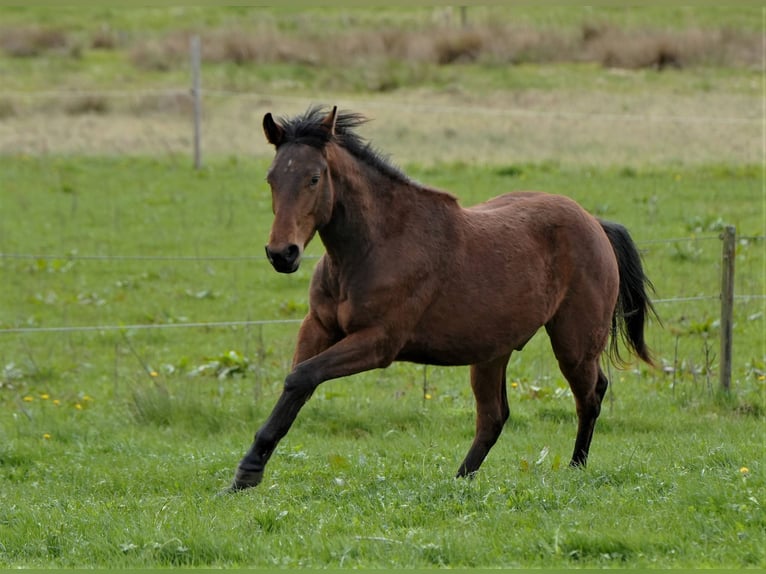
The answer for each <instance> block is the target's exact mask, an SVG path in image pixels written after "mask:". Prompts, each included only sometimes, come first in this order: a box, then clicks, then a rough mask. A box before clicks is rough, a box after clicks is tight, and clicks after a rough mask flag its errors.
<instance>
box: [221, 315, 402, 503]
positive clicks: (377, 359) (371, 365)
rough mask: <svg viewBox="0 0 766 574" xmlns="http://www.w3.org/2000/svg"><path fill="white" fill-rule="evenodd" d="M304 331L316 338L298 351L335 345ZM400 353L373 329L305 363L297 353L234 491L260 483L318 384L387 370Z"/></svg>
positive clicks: (240, 469)
mask: <svg viewBox="0 0 766 574" xmlns="http://www.w3.org/2000/svg"><path fill="white" fill-rule="evenodd" d="M317 325H318V323H317ZM304 327H305V328H304ZM304 327H302V328H301V337H308V336H309V334H312V335H313V337H315V338H314V339H313V342H308V341H306V342H303V343H302V342H300V341H299V344H298V349H299V350H300V349H306V350H307V352H308V350H309V349H314V350H316V349H318V348H320V345H321V343H322V341H323V342H324V343H328V342H331V341H332V339H331V338H330V337H329V336H328V334H327V333H326V332H325V336H324V338H323V339H322V338H321V337H320V336H319V335H320V334H319V333H317V332H316V331H317V330H315V328H314V327H313V326H309V327H306V324H305V323H304ZM320 327H321V326H320ZM321 330H322V329H319V331H321ZM304 331H305V332H306V333H305V334H304ZM320 339H321V340H320ZM397 350H398V349H396V347H395V346H394V345H391V343H390V342H389V341H387V338H386V336H385V334H384V332H383V329H378V328H370V329H366V330H364V331H359V332H357V333H353V334H351V335H348V336H347V337H345V338H344V339H341V340H340V341H338V342H337V343H335V344H331V346H329V347H328V348H326V349H325V350H323V351H321V352H319V353H318V354H315V355H314V356H312V357H310V358H308V359H306V360H300V361H299V360H298V359H300V358H301V357H300V356H298V353H296V364H295V366H294V368H293V371H292V372H291V373H290V374H289V375H288V376H287V378H286V379H285V385H284V388H283V390H282V395H281V396H280V397H279V400H278V401H277V404H276V405H275V406H274V409H273V410H272V411H271V414H270V415H269V418H268V419H267V420H266V422H265V423H264V424H263V426H262V427H261V428H260V429H259V430H258V432H257V433H255V440H254V441H253V445H252V446H251V447H250V450H249V451H248V452H247V454H246V455H245V457H244V458H243V459H242V460H241V461H240V463H239V467H238V468H237V472H236V475H235V477H234V482H233V483H232V485H231V490H242V489H244V488H249V487H252V486H256V485H258V484H259V483H260V482H261V479H262V478H263V469H264V467H265V466H266V463H267V462H268V460H269V457H270V456H271V454H272V453H273V452H274V449H275V448H276V446H277V443H279V441H280V440H281V439H282V437H284V436H285V435H286V434H287V431H288V430H289V429H290V426H291V425H292V424H293V422H294V421H295V418H296V417H297V416H298V412H299V411H300V410H301V407H303V405H304V403H305V402H306V401H307V400H308V399H309V398H310V397H311V395H312V393H313V392H314V390H315V389H316V388H317V386H319V384H321V383H323V382H324V381H328V380H330V379H336V378H338V377H344V376H347V375H352V374H354V373H359V372H362V371H368V370H370V369H375V368H379V367H385V366H387V365H389V364H390V363H391V362H392V361H393V359H394V357H395V356H396V352H397Z"/></svg>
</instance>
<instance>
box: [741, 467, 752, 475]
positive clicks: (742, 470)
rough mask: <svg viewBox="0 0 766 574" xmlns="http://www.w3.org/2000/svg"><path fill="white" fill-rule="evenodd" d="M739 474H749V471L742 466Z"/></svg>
mask: <svg viewBox="0 0 766 574" xmlns="http://www.w3.org/2000/svg"><path fill="white" fill-rule="evenodd" d="M739 472H741V473H742V474H747V473H749V472H750V469H749V468H747V467H746V466H743V467H742V468H740V469H739Z"/></svg>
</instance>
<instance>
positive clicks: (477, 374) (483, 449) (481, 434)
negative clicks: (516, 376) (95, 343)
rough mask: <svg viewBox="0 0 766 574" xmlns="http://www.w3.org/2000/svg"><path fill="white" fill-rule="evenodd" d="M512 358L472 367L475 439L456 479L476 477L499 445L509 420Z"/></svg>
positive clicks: (506, 357)
mask: <svg viewBox="0 0 766 574" xmlns="http://www.w3.org/2000/svg"><path fill="white" fill-rule="evenodd" d="M509 358H510V355H506V356H503V357H500V358H498V359H495V360H493V361H490V362H487V363H482V364H479V365H471V388H472V389H473V394H474V397H475V398H476V436H475V437H474V439H473V444H471V448H470V449H469V450H468V454H467V455H466V457H465V460H464V461H463V463H462V464H461V465H460V468H459V469H458V471H457V476H468V475H471V474H473V473H475V472H476V471H477V470H478V469H479V467H480V466H481V463H482V462H483V461H484V459H485V458H486V456H487V453H489V449H491V448H492V446H493V445H494V444H495V442H496V441H497V438H498V437H499V436H500V433H501V432H502V430H503V425H504V424H505V421H507V420H508V415H509V412H510V411H509V409H508V395H507V391H506V386H505V367H506V365H507V364H508V359H509Z"/></svg>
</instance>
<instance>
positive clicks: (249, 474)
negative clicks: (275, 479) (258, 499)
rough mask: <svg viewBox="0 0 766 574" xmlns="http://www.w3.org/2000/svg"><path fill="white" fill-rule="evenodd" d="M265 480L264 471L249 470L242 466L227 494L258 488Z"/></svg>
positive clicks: (238, 469)
mask: <svg viewBox="0 0 766 574" xmlns="http://www.w3.org/2000/svg"><path fill="white" fill-rule="evenodd" d="M261 480H263V469H259V470H256V469H248V468H243V467H242V466H240V467H238V468H237V472H236V473H235V474H234V480H233V481H232V483H231V486H229V488H228V490H227V492H229V493H232V492H239V491H240V490H245V489H247V488H252V487H254V486H258V485H259V484H260V483H261Z"/></svg>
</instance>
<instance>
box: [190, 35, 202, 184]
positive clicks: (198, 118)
mask: <svg viewBox="0 0 766 574" xmlns="http://www.w3.org/2000/svg"><path fill="white" fill-rule="evenodd" d="M190 49H191V68H192V89H191V93H192V99H193V101H194V169H199V168H200V167H202V149H201V141H200V139H201V138H200V136H201V133H200V131H201V123H202V94H201V91H200V83H201V82H200V63H201V45H200V39H199V36H192V39H191V46H190Z"/></svg>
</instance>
